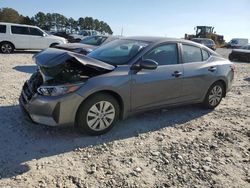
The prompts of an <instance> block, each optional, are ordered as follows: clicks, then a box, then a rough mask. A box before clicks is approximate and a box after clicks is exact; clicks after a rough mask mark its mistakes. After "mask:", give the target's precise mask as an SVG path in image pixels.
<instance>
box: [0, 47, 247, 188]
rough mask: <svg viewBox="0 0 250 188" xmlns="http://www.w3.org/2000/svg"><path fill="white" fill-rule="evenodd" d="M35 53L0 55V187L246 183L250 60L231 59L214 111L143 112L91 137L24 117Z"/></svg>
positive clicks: (190, 108) (196, 108) (194, 107)
mask: <svg viewBox="0 0 250 188" xmlns="http://www.w3.org/2000/svg"><path fill="white" fill-rule="evenodd" d="M217 51H218V53H220V54H222V55H224V56H225V57H227V55H228V53H229V50H226V49H218V50H217ZM33 54H34V53H32V52H18V53H15V54H11V55H3V54H0V89H1V90H0V187H197V188H198V187H226V188H228V187H240V188H243V187H250V63H235V64H236V67H237V73H236V78H235V82H234V85H233V89H232V91H231V92H230V93H228V95H227V97H226V98H225V99H223V101H222V103H221V104H220V105H219V106H218V108H216V109H215V110H213V111H210V110H204V109H202V108H200V107H199V106H197V105H191V106H185V107H178V108H177V107H176V108H170V109H164V110H158V111H154V112H147V113H143V114H140V115H137V116H134V117H130V118H129V119H126V120H125V121H122V122H120V123H119V124H118V125H117V126H116V127H115V128H114V129H113V130H112V131H111V132H109V133H107V134H105V135H103V136H98V137H91V136H86V135H81V134H78V133H77V132H76V131H74V129H73V128H47V127H45V126H41V125H36V124H32V123H30V122H28V121H27V120H25V119H24V117H23V115H22V113H21V111H20V109H19V106H18V97H19V94H20V91H21V87H22V85H23V83H24V81H25V80H26V79H28V78H29V76H30V75H31V73H32V72H34V71H35V70H36V67H35V64H34V62H33V61H32V56H33Z"/></svg>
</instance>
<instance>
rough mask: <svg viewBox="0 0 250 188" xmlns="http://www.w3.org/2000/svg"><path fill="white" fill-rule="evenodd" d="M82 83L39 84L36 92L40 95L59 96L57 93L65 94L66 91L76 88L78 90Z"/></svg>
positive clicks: (72, 90)
mask: <svg viewBox="0 0 250 188" xmlns="http://www.w3.org/2000/svg"><path fill="white" fill-rule="evenodd" d="M82 85H83V83H81V84H69V85H58V86H40V87H39V88H38V89H37V92H38V93H39V94H40V95H44V96H59V95H65V94H68V93H72V92H74V91H76V90H78V89H79V88H80V87H81V86H82Z"/></svg>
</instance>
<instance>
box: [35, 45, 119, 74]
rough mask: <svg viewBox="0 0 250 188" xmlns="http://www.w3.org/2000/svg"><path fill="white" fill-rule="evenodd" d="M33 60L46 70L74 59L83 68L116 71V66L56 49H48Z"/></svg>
mask: <svg viewBox="0 0 250 188" xmlns="http://www.w3.org/2000/svg"><path fill="white" fill-rule="evenodd" d="M33 58H34V59H35V61H36V64H37V65H38V66H40V67H45V68H51V67H55V66H57V65H59V64H63V63H65V62H66V61H67V60H70V59H72V58H74V59H75V60H76V61H78V62H79V63H81V64H82V65H83V66H88V67H96V68H101V69H105V70H110V71H111V70H114V69H115V66H113V65H110V64H107V63H104V62H102V61H99V60H96V59H93V58H90V57H87V56H85V55H81V54H78V53H74V52H70V51H66V50H61V49H56V48H47V49H46V50H43V51H41V52H40V53H38V54H36V55H34V56H33Z"/></svg>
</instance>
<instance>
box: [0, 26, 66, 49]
mask: <svg viewBox="0 0 250 188" xmlns="http://www.w3.org/2000/svg"><path fill="white" fill-rule="evenodd" d="M65 43H67V40H66V39H64V38H62V37H57V36H54V35H49V34H47V33H46V32H44V31H43V30H42V29H40V28H39V27H36V26H30V25H21V24H13V23H4V22H0V52H2V53H11V52H13V51H14V50H15V49H23V50H26V49H27V50H31V49H34V50H41V49H45V48H48V47H51V46H54V45H57V44H65Z"/></svg>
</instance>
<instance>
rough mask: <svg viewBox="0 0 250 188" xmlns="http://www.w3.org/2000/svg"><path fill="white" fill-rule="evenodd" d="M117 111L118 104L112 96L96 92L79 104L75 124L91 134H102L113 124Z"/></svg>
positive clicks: (117, 115) (116, 117)
mask: <svg viewBox="0 0 250 188" xmlns="http://www.w3.org/2000/svg"><path fill="white" fill-rule="evenodd" d="M119 113H120V108H119V104H118V102H117V100H116V99H115V98H114V97H113V96H110V95H106V94H97V95H94V96H92V97H90V98H89V99H87V101H85V102H84V103H83V104H82V105H81V106H80V108H79V110H78V114H77V122H76V126H77V128H78V129H79V130H80V131H81V132H87V133H89V134H91V135H100V134H104V133H106V132H108V131H109V130H110V129H111V128H112V127H113V126H114V125H115V123H116V121H117V120H118V118H119Z"/></svg>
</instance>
